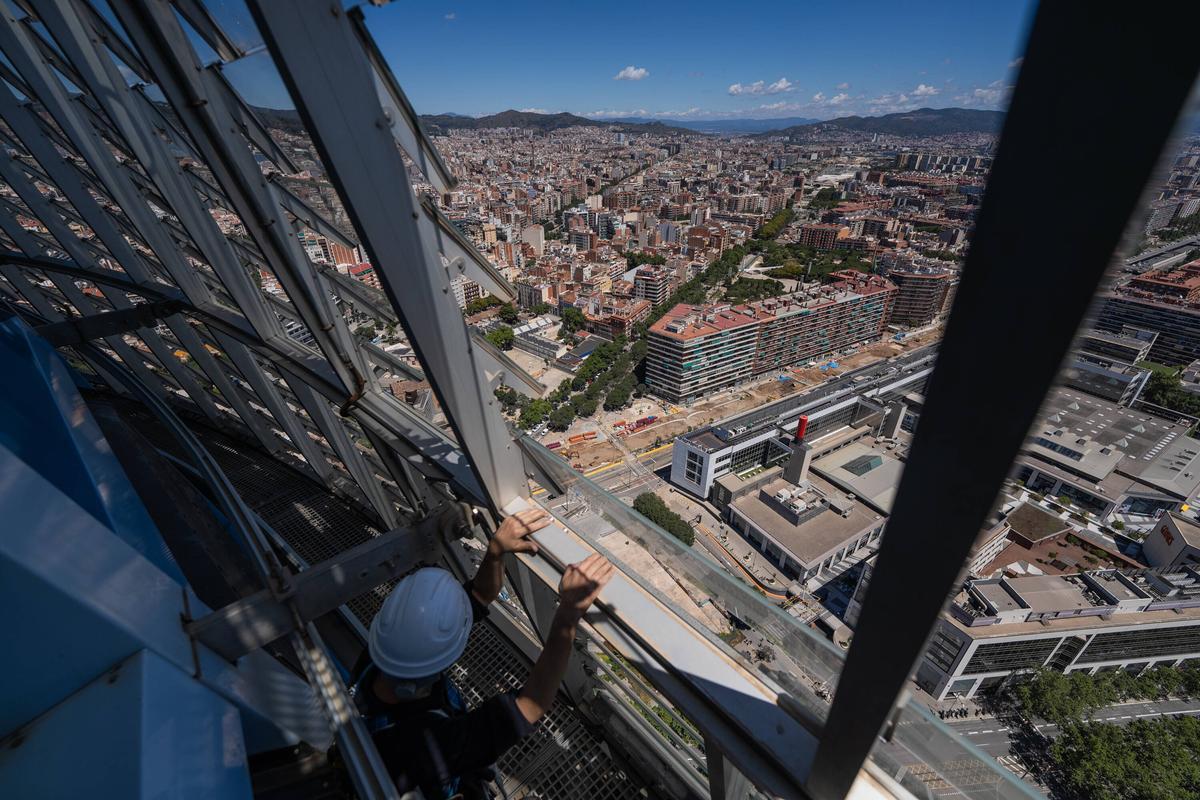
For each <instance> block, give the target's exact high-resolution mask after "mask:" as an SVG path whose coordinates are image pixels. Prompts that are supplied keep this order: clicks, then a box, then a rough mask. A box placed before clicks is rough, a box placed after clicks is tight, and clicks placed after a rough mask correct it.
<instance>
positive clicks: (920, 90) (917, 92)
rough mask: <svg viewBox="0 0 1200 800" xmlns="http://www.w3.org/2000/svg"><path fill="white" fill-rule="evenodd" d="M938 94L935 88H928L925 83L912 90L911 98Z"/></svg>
mask: <svg viewBox="0 0 1200 800" xmlns="http://www.w3.org/2000/svg"><path fill="white" fill-rule="evenodd" d="M937 93H938V89H937V87H936V86H930V85H928V84H925V83H921V84H917V88H915V89H913V90H912V95H913V97H933V96H934V95H935V94H937Z"/></svg>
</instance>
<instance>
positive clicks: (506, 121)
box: [254, 108, 1004, 138]
mask: <svg viewBox="0 0 1200 800" xmlns="http://www.w3.org/2000/svg"><path fill="white" fill-rule="evenodd" d="M254 110H255V112H256V113H258V114H259V116H260V118H261V119H263V120H264V122H267V123H268V124H275V125H276V126H278V127H283V128H292V127H296V128H300V127H301V123H300V118H299V115H298V114H297V113H296V112H295V111H294V110H290V109H270V108H255V109H254ZM1003 121H1004V112H1003V111H981V110H978V109H970V108H918V109H914V110H912V111H901V112H897V113H893V114H883V115H880V116H876V117H863V116H848V117H837V118H835V119H827V120H814V119H809V118H805V117H783V118H774V119H755V118H745V119H713V120H681V119H676V118H670V117H664V118H661V119H660V118H654V119H645V118H633V117H626V118H620V119H592V118H590V117H582V116H579V115H578V114H571V113H567V112H560V113H557V114H540V113H537V112H534V111H516V110H513V109H509V110H508V111H501V112H500V113H498V114H487V115H484V116H480V117H472V116H469V115H466V114H456V113H453V112H448V113H443V114H422V115H421V122H422V123H423V124H424V126H425V127H426V128H427V129H429V131H430V132H431V133H440V132H443V131H446V130H451V129H459V130H461V129H467V130H486V129H489V128H528V129H532V130H536V131H539V132H541V133H547V132H549V131H555V130H559V129H561V128H570V127H576V126H585V127H598V128H608V129H613V130H617V131H620V132H624V133H632V134H638V133H658V134H680V135H695V134H698V133H699V134H735V135H736V134H744V135H749V136H754V137H764V138H765V137H772V136H798V135H804V134H811V133H817V132H820V131H821V130H823V129H829V130H843V131H858V132H860V133H883V134H888V135H893V136H912V137H920V136H941V135H946V134H953V133H998V132H999V131H1000V126H1001V125H1002V124H1003Z"/></svg>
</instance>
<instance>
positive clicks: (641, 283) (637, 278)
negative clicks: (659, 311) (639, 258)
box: [633, 265, 675, 306]
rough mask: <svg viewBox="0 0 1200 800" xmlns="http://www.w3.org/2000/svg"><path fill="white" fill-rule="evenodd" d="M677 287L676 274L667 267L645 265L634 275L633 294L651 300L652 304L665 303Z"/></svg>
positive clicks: (641, 298)
mask: <svg viewBox="0 0 1200 800" xmlns="http://www.w3.org/2000/svg"><path fill="white" fill-rule="evenodd" d="M674 287H675V274H674V273H673V272H671V270H669V269H667V268H666V267H657V266H652V265H645V266H642V267H638V271H637V272H635V273H634V275H633V296H634V297H636V298H637V299H639V300H649V301H650V305H652V306H656V305H659V304H660V303H665V302H666V300H667V298H668V297H670V296H671V290H672V289H673V288H674Z"/></svg>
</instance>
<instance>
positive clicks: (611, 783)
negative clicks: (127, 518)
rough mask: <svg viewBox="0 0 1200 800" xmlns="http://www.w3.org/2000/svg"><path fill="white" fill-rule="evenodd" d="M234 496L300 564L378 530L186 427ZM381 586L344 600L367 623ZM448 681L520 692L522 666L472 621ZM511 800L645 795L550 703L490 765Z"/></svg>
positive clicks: (573, 716) (238, 447)
mask: <svg viewBox="0 0 1200 800" xmlns="http://www.w3.org/2000/svg"><path fill="white" fill-rule="evenodd" d="M193 430H194V432H195V433H196V434H197V436H198V437H199V438H200V439H201V441H202V442H203V443H204V445H205V447H206V448H207V449H208V451H209V452H210V453H211V454H212V456H213V458H215V459H216V460H217V461H218V462H219V463H220V465H221V468H222V469H223V470H224V471H225V474H226V475H228V476H229V479H230V481H231V482H232V483H233V485H234V486H235V488H237V490H238V492H239V493H241V494H242V497H243V499H244V500H245V502H246V503H247V505H249V506H250V507H251V508H252V509H253V510H254V511H255V512H256V513H258V514H259V516H261V517H262V518H263V520H265V521H266V522H267V524H269V525H270V526H271V527H272V528H274V529H275V530H276V532H278V533H279V535H280V536H282V537H283V539H284V540H285V541H286V542H287V543H288V544H289V545H290V546H291V547H292V548H293V549H294V550H295V551H296V553H297V554H298V555H299V556H300V557H301V558H303V559H304V560H305V561H307V562H308V563H310V564H311V563H316V562H318V561H321V560H323V559H326V558H329V557H331V556H333V555H335V554H337V553H339V552H341V551H343V550H346V549H348V548H350V547H353V546H355V545H357V544H361V543H362V542H364V541H366V540H368V539H370V538H372V537H375V536H378V535H379V534H380V532H381V531H380V530H379V529H378V528H376V527H375V526H374V525H373V524H372V523H371V522H370V520H369V519H368V518H367V517H366V516H365V515H363V514H362V513H360V512H359V511H358V510H356V509H354V508H353V507H352V506H351V505H349V504H348V503H346V502H343V501H341V500H339V499H338V498H336V497H334V496H332V495H331V494H329V492H328V491H327V490H326V489H325V488H324V487H322V486H320V485H318V484H316V483H315V482H313V481H311V480H309V479H308V478H306V477H305V476H303V475H301V474H299V473H298V472H296V471H295V470H293V469H291V468H290V467H288V466H286V465H284V464H281V463H279V462H277V461H275V460H273V459H272V458H270V457H269V456H266V455H263V454H261V453H259V452H258V451H257V450H254V449H252V448H251V447H249V446H247V445H246V444H244V443H242V442H237V441H235V440H233V439H230V438H227V437H226V436H224V435H222V434H219V433H216V432H214V431H211V430H209V429H206V428H204V427H201V426H193ZM389 589H390V586H383V587H380V588H378V589H376V590H375V591H373V592H370V593H367V594H365V595H362V596H360V597H358V598H355V599H354V600H353V601H351V602H350V603H349V604H348V605H349V607H350V609H351V611H353V612H354V614H355V616H357V617H358V619H359V620H360V621H361V622H362V623H363V625H370V624H371V619H372V618H373V617H374V616H375V613H376V612H377V611H378V610H379V606H380V604H381V603H382V601H383V598H384V597H386V596H387V591H388V590H389ZM452 673H453V677H454V681H455V683H456V684H457V685H458V686H459V688H460V689H461V690H462V693H463V696H464V698H465V699H466V701H467V703H468V705H469V706H471V707H472V708H474V707H475V706H476V705H477V704H478V703H480V702H482V701H483V700H485V699H487V698H488V697H490V696H492V695H494V694H496V693H497V692H502V691H509V690H512V689H517V688H520V686H521V685H522V684H523V683H524V682H525V678H526V677H527V676H528V674H529V664H528V663H527V662H526V660H525V658H524V656H523V655H521V653H520V652H519V651H518V650H517V649H516V648H514V647H513V646H512V645H510V644H509V643H508V642H507V641H506V640H505V639H504V637H503V636H501V635H500V633H498V632H497V631H496V629H495V628H494V627H493V626H491V625H490V624H488V623H486V622H483V623H480V624H478V625H476V626H475V630H474V631H473V632H472V634H471V639H470V642H469V643H468V645H467V650H466V652H465V653H464V654H463V657H462V658H461V659H460V660H459V662H458V663H457V664H456V665H455V666H454V668H453V670H452ZM497 767H498V769H499V772H500V780H501V781H502V782H503V786H504V789H505V791H506V792H507V793H508V795H509V796H510V797H511V798H512V800H521V798H529V800H535V799H537V800H559V798H562V799H563V800H566V799H568V798H572V799H573V798H587V799H588V800H623V799H624V798H637V797H648V796H649V794H648V792H647V791H646V790H645V789H644V788H643V784H642V783H641V781H639V780H638V778H637V776H636V775H634V774H632V773H630V772H628V771H626V770H625V769H623V768H622V767H621V765H620V764H618V763H617V761H616V760H615V759H614V758H613V757H612V755H611V754H610V752H609V750H608V747H607V745H606V744H605V742H604V741H603V740H602V739H601V738H599V737H598V736H597V735H596V734H594V733H593V732H592V731H591V730H590V729H589V728H588V727H586V726H585V725H584V723H583V721H582V719H580V717H579V715H578V714H577V713H576V712H575V710H574V709H573V708H572V707H571V706H569V705H567V704H566V703H564V702H562V701H561V700H558V701H556V702H555V704H554V707H553V708H552V709H551V710H550V713H549V714H547V715H546V717H545V719H543V720H542V722H541V723H540V724H539V725H538V727H537V729H536V730H535V732H534V733H533V734H532V735H531V736H529V738H527V739H525V740H524V741H523V742H521V743H520V744H519V745H518V746H516V747H514V748H513V749H512V750H511V751H510V752H509V753H507V754H506V755H505V756H504V757H503V758H502V759H501V760H500V761H499V762H498V764H497Z"/></svg>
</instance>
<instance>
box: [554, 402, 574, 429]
mask: <svg viewBox="0 0 1200 800" xmlns="http://www.w3.org/2000/svg"><path fill="white" fill-rule="evenodd" d="M574 421H575V407H574V406H572V405H571V404H570V403H563V404H562V405H561V406H559V407H558V408H556V409H554V410H553V411H551V412H550V420H549V422H550V430H552V431H565V430H566V429H567V428H569V427H571V423H572V422H574Z"/></svg>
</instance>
